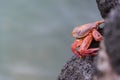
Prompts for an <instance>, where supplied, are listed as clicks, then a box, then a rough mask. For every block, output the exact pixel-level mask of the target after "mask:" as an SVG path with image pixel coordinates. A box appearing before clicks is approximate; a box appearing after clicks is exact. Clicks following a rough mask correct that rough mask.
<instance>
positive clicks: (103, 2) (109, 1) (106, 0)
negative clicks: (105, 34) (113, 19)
mask: <svg viewBox="0 0 120 80" xmlns="http://www.w3.org/2000/svg"><path fill="white" fill-rule="evenodd" d="M96 2H97V5H98V9H99V10H100V13H101V16H102V17H103V18H106V17H107V15H108V14H109V13H110V11H111V10H112V9H114V8H115V6H116V5H120V4H119V0H96Z"/></svg>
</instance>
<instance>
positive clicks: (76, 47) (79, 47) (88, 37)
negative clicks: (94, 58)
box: [71, 20, 104, 57]
mask: <svg viewBox="0 0 120 80" xmlns="http://www.w3.org/2000/svg"><path fill="white" fill-rule="evenodd" d="M103 22H104V20H101V21H96V22H93V23H88V24H85V25H82V26H78V27H76V28H75V29H73V31H72V36H73V37H75V38H76V39H75V41H74V42H73V44H72V45H71V50H72V52H73V53H74V54H75V55H77V56H79V57H83V56H88V55H95V54H94V52H96V51H98V50H99V48H91V49H88V48H89V46H90V44H91V42H92V40H93V38H94V39H95V40H96V41H101V40H102V39H103V36H102V35H101V34H100V33H99V32H98V31H97V29H98V27H99V25H100V24H102V23H103Z"/></svg>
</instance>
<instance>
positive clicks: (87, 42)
mask: <svg viewBox="0 0 120 80" xmlns="http://www.w3.org/2000/svg"><path fill="white" fill-rule="evenodd" d="M92 39H93V36H92V34H91V33H89V35H88V36H86V37H85V38H84V39H83V42H82V44H81V46H80V48H79V49H78V52H80V54H84V53H85V51H86V50H87V49H88V47H89V46H90V44H91V42H92Z"/></svg>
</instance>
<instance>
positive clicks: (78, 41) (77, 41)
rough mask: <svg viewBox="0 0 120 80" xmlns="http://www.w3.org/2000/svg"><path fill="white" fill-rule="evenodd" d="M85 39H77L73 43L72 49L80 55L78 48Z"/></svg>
mask: <svg viewBox="0 0 120 80" xmlns="http://www.w3.org/2000/svg"><path fill="white" fill-rule="evenodd" d="M82 42H83V39H76V40H75V41H74V43H73V44H72V45H71V50H72V52H73V53H74V54H75V55H76V56H80V55H79V52H78V51H77V48H78V47H79V46H80V45H81V44H82Z"/></svg>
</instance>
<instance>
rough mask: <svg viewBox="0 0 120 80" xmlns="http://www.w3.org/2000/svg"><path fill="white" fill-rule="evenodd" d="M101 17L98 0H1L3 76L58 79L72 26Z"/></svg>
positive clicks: (0, 71)
mask: <svg viewBox="0 0 120 80" xmlns="http://www.w3.org/2000/svg"><path fill="white" fill-rule="evenodd" d="M99 19H101V17H100V14H99V11H98V9H97V5H96V2H95V0H0V80H56V79H57V76H58V74H59V73H60V70H61V68H62V67H63V65H64V64H65V62H66V61H67V60H68V59H69V58H70V57H71V56H72V55H73V54H72V52H71V50H70V45H71V43H72V42H73V37H72V36H71V31H72V29H73V28H74V27H75V26H77V25H81V24H84V23H88V22H93V21H96V20H99Z"/></svg>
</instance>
